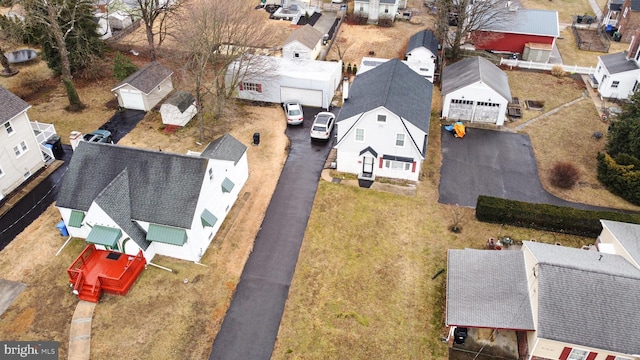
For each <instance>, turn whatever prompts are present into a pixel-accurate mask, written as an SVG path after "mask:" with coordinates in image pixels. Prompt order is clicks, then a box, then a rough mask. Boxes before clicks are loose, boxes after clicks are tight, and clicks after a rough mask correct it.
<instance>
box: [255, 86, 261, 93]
mask: <svg viewBox="0 0 640 360" xmlns="http://www.w3.org/2000/svg"><path fill="white" fill-rule="evenodd" d="M256 88H257V89H258V92H259V93H261V92H262V84H257V85H256Z"/></svg>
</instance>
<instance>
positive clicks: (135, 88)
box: [111, 61, 173, 111]
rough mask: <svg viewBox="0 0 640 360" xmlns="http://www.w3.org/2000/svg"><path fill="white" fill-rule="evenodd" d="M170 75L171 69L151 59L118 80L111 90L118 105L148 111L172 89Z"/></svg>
mask: <svg viewBox="0 0 640 360" xmlns="http://www.w3.org/2000/svg"><path fill="white" fill-rule="evenodd" d="M171 75H173V71H171V69H168V68H166V67H164V66H163V65H162V64H160V63H159V62H157V61H153V62H150V63H149V64H147V65H145V66H143V67H142V68H140V70H138V71H136V72H135V73H133V74H131V75H130V76H129V77H127V78H126V79H124V80H122V81H121V82H119V83H118V84H117V85H116V86H114V87H113V89H111V92H113V93H114V94H115V96H116V98H117V99H118V105H119V106H120V107H123V108H125V109H131V110H144V111H149V110H151V109H153V107H154V106H156V105H157V104H158V103H160V101H162V99H164V97H165V96H167V95H169V93H171V91H173V83H172V82H171Z"/></svg>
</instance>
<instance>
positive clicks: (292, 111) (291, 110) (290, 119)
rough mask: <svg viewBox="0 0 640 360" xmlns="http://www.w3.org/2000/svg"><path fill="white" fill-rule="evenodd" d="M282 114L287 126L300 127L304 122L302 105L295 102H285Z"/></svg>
mask: <svg viewBox="0 0 640 360" xmlns="http://www.w3.org/2000/svg"><path fill="white" fill-rule="evenodd" d="M282 106H283V107H284V113H285V115H286V116H287V124H289V125H300V124H302V121H303V120H304V113H303V112H302V105H300V103H299V102H297V101H286V102H285V103H284V104H283V105H282Z"/></svg>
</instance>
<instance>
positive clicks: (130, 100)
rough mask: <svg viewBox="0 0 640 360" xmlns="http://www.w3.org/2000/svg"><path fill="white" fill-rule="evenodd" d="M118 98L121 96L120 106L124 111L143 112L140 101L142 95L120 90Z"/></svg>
mask: <svg viewBox="0 0 640 360" xmlns="http://www.w3.org/2000/svg"><path fill="white" fill-rule="evenodd" d="M120 96H122V106H123V107H124V108H125V109H131V110H144V100H142V93H140V92H138V91H135V90H133V91H132V90H127V89H122V90H120Z"/></svg>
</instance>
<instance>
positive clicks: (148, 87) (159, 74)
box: [111, 61, 173, 94]
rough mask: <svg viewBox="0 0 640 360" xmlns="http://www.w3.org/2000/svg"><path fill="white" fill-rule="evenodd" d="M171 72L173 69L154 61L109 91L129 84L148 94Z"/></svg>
mask: <svg viewBox="0 0 640 360" xmlns="http://www.w3.org/2000/svg"><path fill="white" fill-rule="evenodd" d="M171 74H173V71H171V70H170V69H167V68H166V67H164V66H162V64H160V63H159V62H157V61H154V62H151V63H149V64H147V65H145V66H143V67H142V68H141V69H140V70H138V71H136V72H135V73H133V74H131V75H130V76H129V77H127V78H126V79H124V80H122V81H121V82H119V83H118V85H116V86H115V87H114V88H113V89H111V91H114V90H116V89H118V88H120V87H122V86H123V85H126V84H129V85H131V86H133V87H134V88H136V89H138V90H140V91H142V92H143V93H145V94H149V93H150V92H151V91H152V90H153V89H154V88H155V87H156V86H158V85H159V84H160V83H161V82H162V81H164V80H165V79H166V78H168V77H169V76H171Z"/></svg>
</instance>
